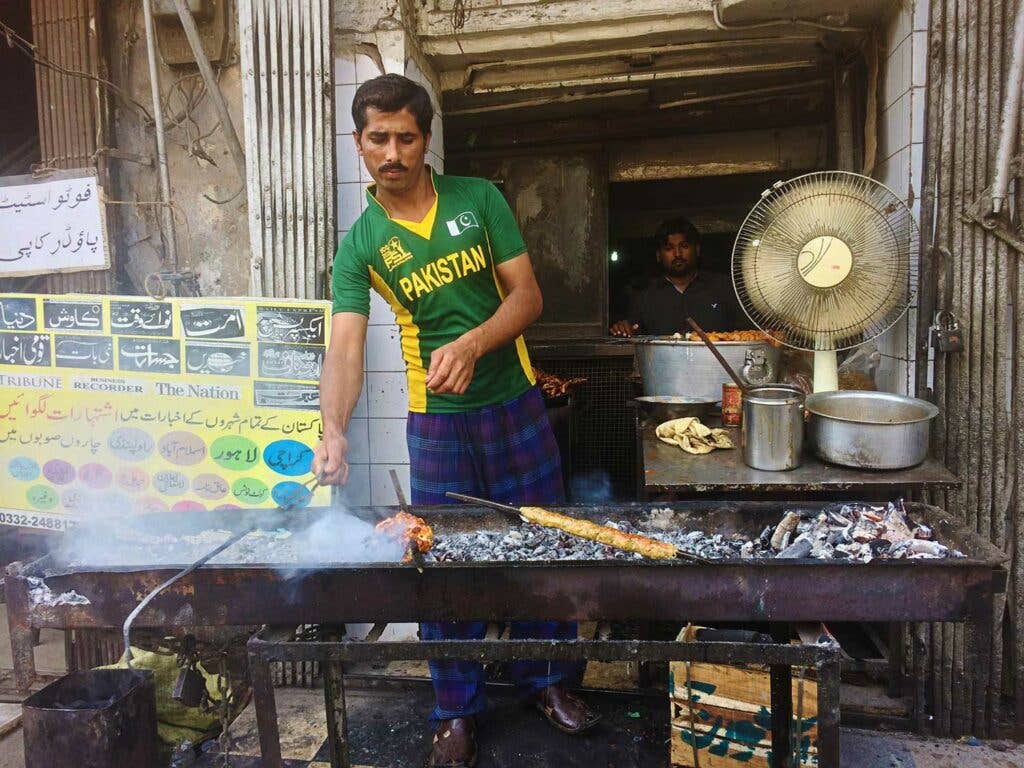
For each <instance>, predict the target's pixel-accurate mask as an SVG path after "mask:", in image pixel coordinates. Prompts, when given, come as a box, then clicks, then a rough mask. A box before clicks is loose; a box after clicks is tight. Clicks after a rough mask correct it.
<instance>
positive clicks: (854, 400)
mask: <svg viewBox="0 0 1024 768" xmlns="http://www.w3.org/2000/svg"><path fill="white" fill-rule="evenodd" d="M804 407H805V408H806V409H807V412H808V413H809V414H810V421H809V423H808V435H809V437H810V442H811V445H812V446H813V447H814V452H815V453H816V454H817V455H818V456H819V457H820V458H822V459H824V460H825V461H828V462H831V463H832V464H841V465H843V466H846V467H856V468H858V469H905V468H906V467H914V466H917V465H918V464H920V463H921V462H922V461H924V460H925V458H926V457H927V456H928V435H929V430H930V428H931V422H932V419H934V418H935V417H936V416H938V415H939V409H938V408H937V407H936V406H935V405H933V404H932V403H929V402H928V401H927V400H918V399H917V398H914V397H904V396H903V395H894V394H892V393H889V392H861V391H857V390H848V391H841V392H815V393H814V394H812V395H808V396H807V400H806V401H805V403H804Z"/></svg>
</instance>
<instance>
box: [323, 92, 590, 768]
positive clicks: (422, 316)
mask: <svg viewBox="0 0 1024 768" xmlns="http://www.w3.org/2000/svg"><path fill="white" fill-rule="evenodd" d="M433 114H434V110H433V106H432V105H431V101H430V96H429V95H428V94H427V92H426V90H425V89H423V88H422V87H421V86H419V85H417V84H416V83H414V82H413V81H411V80H409V79H407V78H405V77H401V76H399V75H383V76H382V77H378V78H376V79H374V80H371V81H369V82H366V83H364V84H363V85H362V86H360V87H359V89H358V90H357V91H356V94H355V97H354V99H353V102H352V117H353V120H354V122H355V126H356V129H355V131H354V132H353V135H354V137H355V142H356V147H357V149H358V151H359V154H360V156H361V157H362V158H363V162H364V163H365V164H366V168H367V170H368V171H369V173H370V175H371V176H372V177H373V180H374V182H375V184H373V185H371V186H370V187H369V189H368V190H367V208H366V210H365V211H364V212H363V214H362V215H361V216H360V217H359V219H358V221H356V223H355V224H354V225H353V227H352V229H351V231H350V232H349V233H348V235H346V237H345V238H344V240H343V242H342V243H341V245H340V247H339V248H338V253H337V255H336V257H335V260H334V274H333V281H332V285H333V290H334V303H333V312H334V316H333V320H332V325H331V341H330V345H329V348H328V350H327V355H326V357H325V359H324V366H323V373H322V376H321V379H320V410H321V415H322V418H323V430H324V432H323V440H322V442H321V443H320V444H319V445H318V446H317V448H316V451H315V459H314V462H313V470H314V472H317V473H319V474H321V475H322V476H323V477H324V480H325V481H326V482H328V483H333V484H339V483H344V482H345V481H346V479H347V475H348V465H347V463H346V451H347V449H348V443H347V441H346V439H345V432H346V429H347V427H348V424H349V419H350V417H351V415H352V411H353V409H354V408H355V405H356V401H357V400H358V398H359V393H360V389H361V386H362V382H363V348H364V345H365V341H366V327H367V317H368V315H369V310H370V296H369V291H370V288H373V289H374V290H376V291H377V292H378V293H379V294H380V295H381V296H382V297H383V298H384V299H385V300H387V302H388V303H389V304H390V305H391V308H392V310H393V311H394V313H395V317H396V319H397V321H398V324H399V325H400V326H401V345H402V354H403V357H404V358H405V363H406V370H407V375H408V385H409V411H410V412H409V419H408V423H407V427H406V434H407V440H408V444H409V460H410V465H411V466H410V471H411V484H412V503H413V504H414V505H419V504H444V503H447V502H448V499H447V497H446V496H445V495H444V494H445V492H446V491H458V492H461V493H466V494H474V495H477V496H485V497H487V498H490V499H493V500H495V501H500V502H504V503H506V504H515V505H541V504H554V503H558V502H561V501H563V500H564V490H563V487H562V474H561V467H560V462H559V455H558V446H557V444H556V443H555V438H554V435H553V433H552V431H551V427H550V425H549V424H548V419H547V414H546V412H545V409H544V403H543V401H542V398H541V395H540V392H539V391H538V389H537V387H536V386H535V382H534V378H533V370H532V367H531V365H530V360H529V357H528V355H527V351H526V345H525V343H524V341H523V337H522V333H523V331H524V330H525V329H526V327H527V326H529V325H530V323H532V322H533V321H534V320H536V319H537V317H538V316H539V315H540V311H541V306H542V300H541V294H540V289H539V287H538V286H537V281H536V279H535V277H534V273H533V268H532V267H531V265H530V257H529V255H528V254H527V252H526V246H525V244H524V242H523V238H522V235H521V234H520V232H519V228H518V227H517V225H516V222H515V220H514V218H513V216H512V212H511V210H510V209H509V207H508V204H507V203H506V202H505V200H504V198H502V196H501V193H500V192H498V190H497V188H495V186H494V185H493V184H491V183H490V182H487V181H484V180H482V179H474V178H466V177H458V176H444V175H441V174H439V173H437V172H436V171H435V170H433V169H432V168H430V167H428V166H426V165H425V163H424V160H425V156H426V151H427V146H428V144H429V141H430V125H431V119H432V118H433ZM485 629H486V625H485V623H484V622H481V621H474V622H457V623H456V622H448V623H424V624H421V625H420V635H421V637H422V638H423V639H425V640H439V639H481V638H483V637H484V633H485ZM512 637H514V638H539V639H557V640H571V639H575V637H576V625H575V624H574V623H569V622H554V621H544V622H516V623H514V624H513V625H512ZM430 671H431V676H432V677H433V681H434V692H435V695H436V700H437V702H436V703H437V706H436V708H435V709H434V711H433V714H432V716H431V719H432V720H435V721H437V728H436V732H435V735H434V740H433V746H432V751H431V755H430V758H429V760H428V763H427V764H428V765H430V766H471V765H474V764H475V762H476V757H477V749H476V729H475V719H474V718H475V716H476V715H478V714H480V713H481V712H482V711H484V709H485V706H486V701H485V693H484V680H483V668H482V666H481V665H480V664H479V663H477V662H469V661H432V662H431V663H430ZM512 672H513V674H514V675H515V677H516V678H517V680H518V681H519V682H521V684H522V685H523V686H524V687H525V688H526V689H527V690H528V691H529V694H530V695H531V696H532V697H533V698H534V701H535V703H536V706H537V708H538V709H539V710H540V711H541V713H542V714H543V715H544V717H546V718H547V719H548V720H549V721H550V722H551V723H552V724H553V725H555V726H556V727H558V728H560V729H561V730H563V731H567V732H569V733H581V732H583V731H585V730H587V729H588V728H590V727H591V726H593V725H594V724H595V723H596V722H597V719H598V718H597V717H596V716H595V715H594V713H592V712H591V711H590V710H588V708H587V707H586V706H585V705H584V704H583V702H581V701H580V700H579V699H578V698H576V697H574V696H572V695H570V694H569V693H567V692H566V690H565V689H564V687H563V685H562V680H563V679H566V677H567V675H568V674H571V666H567V665H564V664H557V663H552V664H549V663H547V662H536V661H519V662H516V663H515V664H514V665H513V670H512Z"/></svg>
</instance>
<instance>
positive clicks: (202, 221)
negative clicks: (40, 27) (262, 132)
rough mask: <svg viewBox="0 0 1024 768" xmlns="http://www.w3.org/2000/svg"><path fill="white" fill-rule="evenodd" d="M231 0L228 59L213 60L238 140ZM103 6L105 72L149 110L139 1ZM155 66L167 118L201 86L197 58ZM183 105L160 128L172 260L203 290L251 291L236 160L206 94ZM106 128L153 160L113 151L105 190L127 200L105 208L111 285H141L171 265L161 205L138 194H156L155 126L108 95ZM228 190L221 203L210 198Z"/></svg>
mask: <svg viewBox="0 0 1024 768" xmlns="http://www.w3.org/2000/svg"><path fill="white" fill-rule="evenodd" d="M230 6H231V8H230V10H229V13H228V16H229V20H228V24H227V27H228V29H229V37H230V44H229V48H228V50H229V54H228V58H227V59H226V61H225V62H222V63H221V64H220V65H218V64H216V63H215V64H214V70H215V71H219V78H220V79H219V82H220V88H221V91H222V92H223V94H224V97H225V99H226V101H227V105H228V110H229V111H230V113H231V114H232V116H233V117H234V118H235V127H236V130H238V132H239V134H240V137H241V139H242V143H243V147H244V146H245V139H244V136H242V133H243V126H242V120H241V115H242V91H241V81H240V77H241V70H240V67H239V66H238V53H237V43H236V40H237V20H236V16H235V12H234V3H230ZM103 16H104V25H105V35H104V39H105V41H106V46H107V57H108V60H109V62H110V76H111V79H112V80H113V81H114V83H115V84H117V85H118V86H119V87H120V88H122V89H124V90H125V91H127V92H128V93H129V94H130V95H131V97H132V98H133V99H135V100H136V101H138V102H140V103H141V104H143V105H145V106H146V108H147V109H149V110H150V112H152V107H151V105H152V99H151V96H150V85H149V76H148V72H149V70H148V65H147V59H146V40H145V36H144V28H143V21H142V11H141V8H140V3H139V2H138V1H137V0H110V1H109V2H104V3H103ZM159 69H160V84H161V91H162V93H163V94H164V101H165V121H168V122H174V121H173V120H172V118H174V117H175V116H176V115H178V114H183V113H184V107H185V105H186V103H187V102H186V99H187V97H188V94H190V93H191V94H193V95H195V94H197V93H198V89H200V88H201V85H202V79H201V77H200V76H199V74H198V69H197V67H196V66H195V65H191V66H175V67H171V66H167V65H166V64H164V63H163V62H162V61H160V64H159ZM193 100H195V98H194V99H193ZM188 114H189V116H190V117H188V118H183V119H182V120H181V121H180V123H178V124H177V125H176V126H175V127H173V128H170V129H169V131H168V134H167V155H168V168H169V173H170V179H171V193H172V199H173V200H174V201H175V203H176V217H175V218H176V221H177V229H176V233H177V242H178V259H179V264H178V269H179V270H181V271H189V270H192V271H195V272H196V273H197V274H198V277H199V286H200V290H201V292H202V294H203V295H205V296H237V295H245V294H247V293H248V291H249V230H248V219H247V214H246V196H245V193H244V191H242V192H241V194H237V195H236V193H238V192H239V191H240V190H241V188H242V186H243V185H244V183H245V180H244V179H243V178H241V177H240V176H239V175H238V173H237V171H236V169H235V166H234V163H233V162H232V159H231V155H230V151H229V149H228V145H227V141H226V140H225V138H224V134H223V132H222V131H221V129H220V127H219V126H218V119H217V115H216V112H215V110H214V107H213V102H212V100H211V99H210V98H209V96H205V97H203V98H202V99H200V100H198V101H197V103H196V104H195V107H194V108H193V109H191V110H190V111H189V112H188ZM113 136H114V145H115V147H116V148H117V149H118V150H119V151H120V152H122V153H130V154H134V155H147V156H150V157H151V158H153V163H154V164H153V165H152V166H151V167H147V166H144V165H140V164H138V163H134V162H131V161H128V160H123V159H116V158H112V159H111V160H110V163H111V175H112V178H113V189H112V195H113V196H114V197H116V199H118V200H125V201H130V202H131V203H133V204H132V205H119V206H116V212H115V214H114V217H112V221H114V222H116V223H115V225H114V226H112V227H110V232H111V236H112V238H113V240H114V244H115V247H116V248H118V251H119V253H120V255H121V264H122V265H123V272H122V274H119V275H118V278H119V284H118V287H117V290H118V291H124V292H129V293H141V292H143V291H144V288H143V281H144V280H145V278H146V276H147V275H148V274H150V273H152V272H154V271H157V270H159V269H161V268H164V269H173V268H174V266H173V265H171V264H166V265H161V262H160V255H161V253H162V252H163V251H162V241H161V234H160V222H161V219H160V216H159V213H158V208H157V206H155V205H149V204H144V203H145V202H146V201H149V202H152V201H158V200H159V199H160V193H159V183H158V177H157V170H156V165H155V161H156V140H155V131H154V129H153V127H152V126H151V125H146V124H145V122H144V121H143V119H142V118H141V117H140V115H139V113H138V112H137V110H135V109H134V108H132V107H130V106H126V104H125V102H124V101H123V100H119V99H115V100H114V120H113ZM232 196H234V198H233V199H230V198H232ZM229 199H230V201H229V202H226V203H223V204H218V203H216V202H213V200H222V201H223V200H229ZM140 203H143V204H140Z"/></svg>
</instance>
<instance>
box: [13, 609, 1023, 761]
mask: <svg viewBox="0 0 1024 768" xmlns="http://www.w3.org/2000/svg"><path fill="white" fill-rule="evenodd" d="M3 626H6V614H5V606H3V605H0V627H3ZM42 641H43V642H42V644H41V645H40V646H39V647H37V648H36V664H37V667H38V668H39V670H40V671H43V672H47V673H53V674H60V673H61V672H62V671H63V670H64V639H63V633H61V632H56V631H44V632H43V633H42ZM10 659H11V655H10V643H9V639H8V637H7V633H6V632H3V631H0V668H7V669H9V668H10V666H11V661H10ZM611 666H613V665H600V666H595V669H594V670H593V672H594V673H595V674H596V675H597V676H598V677H600V680H599V681H596V680H595V681H592V680H590V679H589V678H590V677H591V676H590V675H589V674H588V682H600V684H602V686H604V687H615V688H619V687H626V686H625V685H617V684H616V683H615V678H616V677H618V678H620V682H621V683H625V682H627V681H628V678H629V677H630V675H629V674H628V671H626V672H625V673H623V670H616V669H612V668H610V667H611ZM601 667H604V669H601ZM599 670H600V671H599ZM402 671H403V672H405V673H407V674H411V673H416V672H419V671H421V670H419V669H415V668H409V669H404V670H402ZM429 696H430V692H429V688H427V687H425V686H423V687H421V689H420V690H419V691H418V692H417V693H416V694H415V695H401V696H399V695H396V694H394V693H391V694H383V695H382V694H378V693H375V694H372V695H371V694H367V693H358V692H353V695H352V696H350V698H349V706H350V720H351V731H352V735H353V738H354V741H355V742H356V743H355V747H354V748H355V750H356V751H355V754H354V756H355V757H356V758H357V761H358V762H359V763H360V764H361V765H363V766H382V767H383V766H393V765H402V764H405V759H407V758H405V757H404V755H403V757H402V758H399V754H400V753H401V752H402V749H400V748H402V747H403V745H404V746H405V747H406V749H405V750H404V751H405V752H408V753H409V755H410V757H411V756H412V755H416V757H415V758H413V760H414V762H412V763H409V764H410V765H418V764H421V763H420V761H421V760H422V757H423V756H424V755H425V750H426V746H427V738H428V735H429V729H428V726H427V724H426V723H425V722H424V720H423V719H422V718H423V716H424V714H425V713H426V711H427V709H428V708H429V704H428V700H429ZM421 699H422V701H421ZM500 699H501V697H499V703H498V706H497V707H496V708H495V710H493V711H492V712H491V713H490V715H489V717H488V721H489V722H488V723H487V727H485V728H483V729H482V732H481V737H480V738H481V761H480V766H481V768H486V767H487V766H491V768H502V767H503V766H510V765H517V766H522V765H529V766H530V768H546V766H548V765H550V766H552V768H553V767H554V766H556V765H557V766H559V768H573V766H580V768H583V767H584V766H586V767H587V768H590V766H593V765H598V764H599V765H602V766H604V765H607V766H609V767H611V766H615V768H632V766H637V765H639V763H640V761H641V760H643V759H646V758H647V757H648V756H649V755H650V754H651V753H652V750H654V751H655V752H657V750H658V749H659V748H658V747H657V746H656V744H657V741H658V740H659V739H658V738H656V734H654V733H653V732H651V731H649V730H645V729H644V727H643V726H642V725H639V726H638V725H637V723H642V722H643V721H644V720H647V719H648V718H646V717H645V718H643V720H641V719H632V720H630V719H624V718H623V713H627V712H638V711H640V710H641V709H643V710H645V711H646V709H648V708H650V707H657V706H658V702H654V703H650V702H648V703H645V702H643V701H642V700H640V699H638V698H636V697H633V698H630V697H619V696H618V695H616V696H615V698H614V699H613V700H610V701H606V700H601V701H600V702H598V701H595V702H594V703H595V704H598V705H599V707H600V708H601V709H602V711H604V713H605V716H606V720H607V723H606V724H605V725H603V726H602V730H601V731H599V732H597V733H595V734H594V735H593V736H589V737H584V739H583V740H578V739H572V738H569V737H565V736H563V735H562V734H558V733H557V732H555V731H553V730H552V729H550V728H548V727H547V726H545V725H544V724H543V723H542V722H541V721H540V719H539V718H538V717H536V716H535V715H533V714H532V713H531V712H529V711H527V710H525V709H523V708H522V707H518V706H516V705H515V704H514V703H510V700H500ZM277 704H278V710H279V716H280V721H281V741H282V752H283V756H284V757H285V758H286V759H287V761H288V762H287V765H288V766H289V768H292V767H294V768H299V767H300V766H310V767H311V768H320V766H326V765H328V763H327V762H326V760H327V753H326V749H325V746H324V741H325V739H326V736H327V729H326V725H325V722H324V706H323V693H322V691H320V690H319V689H306V690H304V689H295V688H289V689H280V690H279V691H278V695H277ZM231 734H232V742H233V747H232V755H233V758H232V760H231V764H232V765H233V766H236V768H243V767H244V768H258V766H259V759H258V757H256V756H257V755H258V754H259V748H258V738H257V732H256V722H255V715H254V712H253V707H252V706H251V705H250V706H249V708H248V709H246V711H245V712H243V713H242V715H241V716H240V717H239V718H238V720H237V721H236V722H235V723H234V725H233V726H232V728H231ZM842 740H843V759H842V768H1022V767H1024V745H1019V744H1012V743H1008V742H986V743H982V744H980V745H979V746H971V745H969V744H967V743H964V742H957V741H952V740H936V739H925V738H921V737H918V736H914V735H911V734H902V733H880V732H873V731H872V732H869V731H860V730H855V729H849V728H844V729H843V731H842ZM375 745H383V746H382V747H378V746H375ZM598 753H600V757H601V760H600V761H598V762H595V757H597V756H598ZM378 757H379V758H383V759H382V760H381V759H375V758H378ZM396 758H397V759H401V761H402V762H399V763H396V762H394V760H395V759H396ZM524 758H525V759H526V760H527V761H526V762H523V759H524ZM546 758H547V759H546ZM551 760H553V761H554V762H551ZM310 761H313V762H310ZM201 762H202V763H203V764H208V765H210V766H214V765H217V766H219V765H222V763H221V762H220V761H219V759H217V760H214V756H213V755H212V754H211V755H209V756H207V757H205V758H204V759H203V760H202V761H201ZM0 768H25V759H24V748H23V739H22V732H21V729H20V728H17V729H15V730H13V731H12V732H10V733H8V734H7V735H6V736H4V737H3V738H2V740H0ZM30 768H43V767H42V766H31V767H30Z"/></svg>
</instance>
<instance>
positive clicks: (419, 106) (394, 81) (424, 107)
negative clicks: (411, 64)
mask: <svg viewBox="0 0 1024 768" xmlns="http://www.w3.org/2000/svg"><path fill="white" fill-rule="evenodd" d="M369 107H373V108H374V109H379V110H380V111H381V112H400V111H401V110H403V109H408V110H409V111H410V112H412V114H413V117H415V118H416V125H417V126H418V127H419V129H420V133H422V134H423V135H424V136H426V135H427V134H428V133H430V123H431V121H432V120H433V119H434V105H433V104H432V103H431V101H430V94H429V93H427V89H426V88H424V87H423V86H422V85H420V84H419V83H414V82H413V81H412V80H410V79H409V78H408V77H403V76H402V75H381V76H380V77H375V78H373V80H367V81H366V82H365V83H363V84H362V85H360V86H359V88H358V90H356V95H355V96H354V97H353V98H352V121H353V122H354V123H355V124H356V132H357V133H362V132H363V128H365V127H366V110H367V109H368V108H369Z"/></svg>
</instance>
